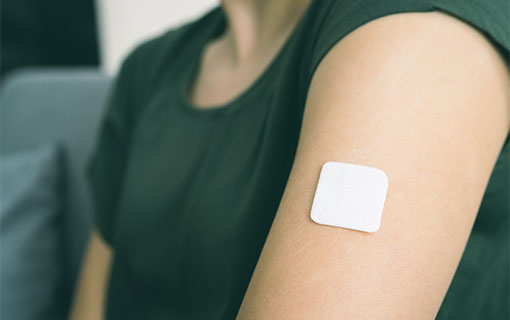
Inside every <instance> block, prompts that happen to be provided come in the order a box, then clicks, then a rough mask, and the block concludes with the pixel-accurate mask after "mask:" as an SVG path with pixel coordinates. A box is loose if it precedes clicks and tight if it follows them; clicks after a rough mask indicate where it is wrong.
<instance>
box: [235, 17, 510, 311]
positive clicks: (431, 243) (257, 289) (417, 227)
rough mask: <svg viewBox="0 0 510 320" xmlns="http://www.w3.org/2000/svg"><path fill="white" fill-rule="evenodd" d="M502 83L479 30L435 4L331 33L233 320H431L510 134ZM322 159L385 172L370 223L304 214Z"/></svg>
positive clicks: (502, 70)
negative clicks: (339, 36)
mask: <svg viewBox="0 0 510 320" xmlns="http://www.w3.org/2000/svg"><path fill="white" fill-rule="evenodd" d="M509 84H510V82H509V77H508V70H507V68H506V66H505V64H504V61H503V60H502V59H501V57H500V56H499V55H498V54H497V52H496V50H494V48H493V47H492V46H491V45H490V43H489V42H488V41H487V40H486V38H484V37H483V36H482V35H481V34H480V33H479V32H478V31H476V30H475V29H473V28H470V27H469V26H468V25H467V24H465V23H463V22H461V21H460V20H457V19H453V18H452V17H450V16H448V15H446V14H444V13H440V12H431V13H405V14H395V15H390V16H387V17H383V18H380V19H376V20H374V21H372V22H370V23H368V24H366V25H364V26H362V27H361V28H359V29H357V30H355V31H354V32H352V33H351V34H349V35H348V36H347V37H345V38H344V39H343V40H342V41H340V42H339V43H338V44H336V45H335V47H334V48H333V49H332V50H331V51H330V52H329V53H328V54H327V55H326V57H325V58H324V59H323V61H322V62H321V63H320V65H319V67H318V69H317V71H316V72H315V74H314V77H313V80H312V83H311V87H310V89H309V93H308V97H307V102H306V108H305V113H304V118H303V125H302V129H301V134H300V139H299V144H298V149H297V153H296V157H295V161H294V164H293V167H292V170H291V173H290V176H289V180H288V182H287V186H286V188H285V192H284V194H283V198H282V200H281V203H280V207H279V208H278V212H277V214H276V217H275V220H274V222H273V225H272V227H271V230H270V232H269V235H268V238H267V240H266V243H265V245H264V249H263V251H262V254H261V256H260V258H259V261H258V263H257V266H256V269H255V271H254V274H253V276H252V279H251V282H250V285H249V287H248V290H247V292H246V295H245V298H244V300H243V303H242V306H241V309H240V312H239V314H238V319H282V318H286V319H298V318H300V319H301V318H303V319H397V318H398V319H432V318H433V317H434V316H435V314H436V313H437V311H438V309H439V307H440V304H441V302H442V299H443V298H444V296H445V294H446V291H447V289H448V286H449V284H450V282H451V280H452V277H453V275H454V273H455V270H456V268H457V265H458V263H459V260H460V258H461V255H462V252H463V250H464V247H465V245H466V241H467V239H468V237H469V234H470V231H471V228H472V226H473V222H474V219H475V217H476V213H477V211H478V208H479V205H480V202H481V199H482V196H483V194H484V190H485V188H486V185H487V182H488V179H489V177H490V173H491V171H492V169H493V166H494V164H495V161H496V159H497V156H498V153H499V151H500V149H501V147H502V145H503V142H504V140H505V138H506V135H507V134H508V129H509V122H510V108H509V104H510V98H509V89H508V88H509ZM327 161H341V162H348V163H357V164H362V165H367V166H373V167H377V168H381V169H383V170H384V171H385V172H386V174H387V176H388V178H389V187H388V192H387V198H386V202H385V205H384V212H383V215H382V220H381V227H380V229H379V230H378V231H377V232H375V233H373V234H368V233H364V232H358V231H353V230H349V229H343V228H337V227H330V226H324V225H319V224H316V223H314V222H313V221H312V220H311V219H310V209H311V205H312V201H313V196H314V191H315V187H316V185H317V181H318V177H319V173H320V169H321V166H322V165H323V164H324V163H325V162H327Z"/></svg>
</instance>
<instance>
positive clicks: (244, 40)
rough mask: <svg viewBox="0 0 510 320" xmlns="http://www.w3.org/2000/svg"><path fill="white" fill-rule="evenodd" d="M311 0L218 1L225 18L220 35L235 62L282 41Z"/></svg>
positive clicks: (257, 53) (251, 56)
mask: <svg viewBox="0 0 510 320" xmlns="http://www.w3.org/2000/svg"><path fill="white" fill-rule="evenodd" d="M311 1H312V0H278V1H275V0H221V6H222V9H223V11H224V13H225V16H226V17H227V28H226V30H225V33H224V34H223V36H222V40H223V41H224V44H226V45H227V46H229V47H231V52H232V54H233V58H234V60H235V61H236V62H237V63H242V62H243V61H245V60H249V59H251V58H253V57H255V56H257V55H259V54H260V52H263V51H266V50H267V48H268V47H273V46H275V44H279V43H281V42H283V40H284V39H286V38H287V36H288V35H289V33H290V32H291V31H292V30H293V29H294V27H295V25H296V23H297V22H298V21H299V19H300V17H301V15H302V14H303V13H304V12H305V11H306V9H307V8H308V6H309V4H310V2H311Z"/></svg>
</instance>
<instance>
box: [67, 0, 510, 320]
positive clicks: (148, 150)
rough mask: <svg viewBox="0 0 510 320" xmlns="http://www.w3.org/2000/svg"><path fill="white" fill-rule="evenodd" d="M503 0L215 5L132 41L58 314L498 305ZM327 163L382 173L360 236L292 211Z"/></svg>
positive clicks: (250, 0) (424, 310) (504, 96)
mask: <svg viewBox="0 0 510 320" xmlns="http://www.w3.org/2000/svg"><path fill="white" fill-rule="evenodd" d="M507 9H508V3H506V1H504V0H494V1H492V2H488V1H485V0H484V1H482V0H479V1H461V0H458V1H440V0H426V1H417V0H416V1H406V2H404V1H397V0H390V1H379V0H362V1H337V0H314V1H310V0H280V1H265V0H257V1H255V0H224V1H222V2H221V5H220V6H219V7H217V8H215V9H213V10H211V11H210V12H208V13H207V14H205V15H204V16H202V17H201V18H199V19H197V20H195V21H193V22H191V23H188V24H186V25H183V26H181V27H179V28H176V29H172V30H170V31H168V32H166V33H165V34H163V35H161V36H159V37H157V38H154V39H151V40H150V41H147V42H145V43H144V44H142V45H140V46H139V47H138V48H136V49H135V50H134V51H133V52H132V53H131V54H130V55H129V56H128V57H127V59H126V60H125V62H124V63H123V66H122V70H121V71H120V74H119V76H118V80H117V82H116V84H115V87H114V89H113V92H112V95H111V99H110V101H109V104H108V106H107V107H108V108H107V113H106V114H105V119H104V122H103V126H102V128H101V131H100V136H99V138H98V143H97V145H96V149H95V152H94V155H93V157H92V158H91V162H90V166H89V168H88V171H87V173H88V177H89V179H90V184H91V190H92V192H93V196H94V203H95V206H96V207H95V213H94V221H95V224H94V227H95V228H94V230H93V232H92V236H91V239H90V244H89V248H88V251H87V254H86V257H85V260H84V265H83V269H82V275H81V279H80V283H79V286H78V289H77V294H76V297H75V303H74V307H73V312H72V318H73V319H100V318H101V317H102V315H106V318H108V319H234V318H237V319H433V318H434V317H437V318H438V319H481V318H483V319H500V318H501V317H504V316H505V315H506V314H507V313H508V304H507V303H508V274H507V271H508V215H509V214H508V181H507V179H506V177H507V176H508V131H509V123H510V107H509V104H510V98H509V94H508V93H509V92H508V90H509V89H508V88H509V83H510V81H509V77H508V66H507V65H506V64H505V59H506V58H508V49H509V48H508V28H507V24H508V17H507V16H506V15H505V12H507V11H508V10H507ZM503 147H504V148H503ZM328 161H335V162H345V163H354V164H361V165H364V166H371V167H376V168H380V169H382V170H384V171H385V172H386V174H387V176H388V179H389V186H388V190H387V196H386V202H385V204H384V213H383V215H382V220H381V227H380V229H379V230H378V231H377V232H374V233H367V232H360V231H354V230H350V229H347V228H339V227H332V226H325V225H320V224H317V223H315V222H314V221H312V220H311V219H310V208H311V205H312V202H313V197H314V192H315V187H316V185H317V181H318V178H319V173H320V171H321V167H322V165H323V164H324V163H325V162H328ZM491 173H494V174H493V175H492V177H491ZM482 200H483V201H482ZM475 218H476V223H475ZM96 228H97V229H96ZM472 228H473V232H472V233H470V232H471V229H472ZM468 239H469V242H468ZM464 249H465V250H464ZM463 253H464V254H463ZM461 258H462V259H461ZM454 274H455V277H454Z"/></svg>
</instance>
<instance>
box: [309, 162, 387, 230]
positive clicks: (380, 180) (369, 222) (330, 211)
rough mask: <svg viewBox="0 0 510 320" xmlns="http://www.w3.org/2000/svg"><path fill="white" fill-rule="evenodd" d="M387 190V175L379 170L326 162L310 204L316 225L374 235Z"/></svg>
mask: <svg viewBox="0 0 510 320" xmlns="http://www.w3.org/2000/svg"><path fill="white" fill-rule="evenodd" d="M387 190H388V176H387V175H386V173H385V172H384V171H383V170H382V169H379V168H375V167H369V166H363V165H359V164H353V163H345V162H333V161H329V162H326V163H325V164H324V165H323V166H322V170H321V173H320V177H319V182H318V184H317V189H316V191H315V196H314V199H313V203H312V210H311V218H312V220H313V221H315V222H316V223H318V224H322V225H329V226H335V227H341V228H347V229H352V230H358V231H364V232H376V231H377V230H379V227H380V225H381V217H382V212H383V208H384V201H385V200H386V192H387Z"/></svg>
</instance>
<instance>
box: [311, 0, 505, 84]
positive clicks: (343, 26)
mask: <svg viewBox="0 0 510 320" xmlns="http://www.w3.org/2000/svg"><path fill="white" fill-rule="evenodd" d="M318 1H320V2H321V6H322V8H321V12H322V14H321V23H320V26H319V27H318V28H317V30H315V31H314V33H315V36H314V39H315V40H314V41H315V43H314V45H313V46H312V49H311V50H310V52H309V54H310V56H309V58H308V59H307V61H308V62H309V63H308V68H307V69H308V71H307V80H308V82H310V81H311V78H312V76H313V74H314V72H315V71H316V69H317V67H318V65H319V63H320V62H321V60H322V59H323V58H324V56H325V55H326V54H327V52H328V51H329V50H330V49H331V48H332V47H333V46H334V45H335V44H336V43H337V42H338V41H340V40H341V39H342V38H343V37H345V36H346V35H347V34H349V33H350V32H352V31H354V30H355V29H356V28H358V27H360V26H362V25H364V24H366V23H368V22H370V21H372V20H375V19H377V18H380V17H383V16H387V15H391V14H396V13H405V12H430V11H436V10H437V11H443V12H446V13H448V14H450V15H452V16H455V17H456V18H458V19H460V20H462V21H464V22H467V23H468V24H470V25H471V26H473V27H474V28H475V29H477V30H478V31H480V32H482V34H484V35H485V36H486V37H487V39H488V40H489V41H490V42H491V43H492V44H494V45H495V47H496V48H497V49H498V51H499V52H501V54H502V55H503V56H504V57H505V58H507V59H506V60H508V56H509V55H508V51H509V46H510V35H509V34H510V28H509V24H510V22H509V15H508V12H509V2H508V0H385V1H380V0H358V1H336V0H318Z"/></svg>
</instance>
